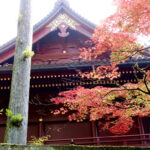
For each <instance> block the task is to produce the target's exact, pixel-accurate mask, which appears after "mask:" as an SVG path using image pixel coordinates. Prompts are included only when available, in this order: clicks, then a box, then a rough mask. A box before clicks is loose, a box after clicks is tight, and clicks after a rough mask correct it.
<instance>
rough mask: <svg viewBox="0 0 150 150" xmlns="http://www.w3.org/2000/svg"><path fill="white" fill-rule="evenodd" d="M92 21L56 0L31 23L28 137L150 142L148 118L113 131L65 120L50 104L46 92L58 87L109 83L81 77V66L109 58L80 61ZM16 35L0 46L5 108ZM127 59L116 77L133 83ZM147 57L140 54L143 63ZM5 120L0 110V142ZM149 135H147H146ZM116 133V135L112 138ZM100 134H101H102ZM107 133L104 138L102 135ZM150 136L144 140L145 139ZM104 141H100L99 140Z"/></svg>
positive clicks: (88, 66)
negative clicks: (120, 133)
mask: <svg viewBox="0 0 150 150" xmlns="http://www.w3.org/2000/svg"><path fill="white" fill-rule="evenodd" d="M94 28H95V25H94V24H93V23H91V22H89V21H87V20H86V19H85V18H83V17H81V16H80V15H78V14H77V13H76V12H74V11H73V10H72V9H71V7H70V6H69V4H68V2H67V1H65V0H64V1H63V0H58V1H57V2H56V4H55V7H54V9H53V10H52V12H50V14H48V15H47V16H46V17H45V18H43V19H42V20H41V21H40V22H39V23H37V24H36V25H35V26H34V33H33V51H34V52H35V55H34V56H33V58H32V69H31V77H30V78H31V82H30V104H29V123H28V141H30V140H31V137H32V136H35V137H42V136H47V135H50V137H51V138H50V140H49V141H47V142H46V143H47V144H69V143H70V141H71V139H74V141H75V142H76V143H77V144H102V145H126V144H129V145H137V144H149V134H148V133H149V131H150V128H149V126H148V125H149V119H148V118H143V119H139V118H135V124H138V125H139V127H138V128H132V129H131V131H130V132H129V133H128V136H122V139H123V140H122V141H120V143H116V142H115V140H116V141H118V140H121V139H120V137H119V136H115V135H113V134H112V133H110V132H108V131H101V130H100V129H99V126H98V124H97V122H96V121H95V122H94V121H93V122H90V121H88V119H87V120H86V121H84V122H81V123H77V122H69V121H68V119H67V116H66V115H64V116H62V115H59V116H55V115H53V114H52V113H51V111H52V110H54V109H55V108H57V107H59V106H56V105H54V104H53V103H51V102H50V98H52V97H55V96H57V95H58V93H59V92H61V91H64V90H69V89H71V88H73V87H76V86H79V85H80V86H84V87H88V88H92V87H94V86H97V85H102V86H113V85H114V83H113V81H107V80H100V81H95V80H94V81H93V80H89V79H82V78H81V77H80V75H79V71H90V70H91V68H92V65H95V66H98V65H103V64H107V63H108V59H107V57H105V56H104V57H101V58H99V59H96V60H91V61H88V60H86V61H84V60H82V59H80V58H79V55H80V48H81V47H85V46H86V43H85V41H87V40H89V39H91V38H92V34H93V32H94ZM15 41H16V39H12V40H11V41H9V42H7V43H6V44H4V45H2V46H1V47H0V108H4V109H5V108H7V107H8V103H9V95H10V84H11V76H12V65H13V60H14V51H15ZM133 63H134V62H131V63H124V64H121V65H120V70H119V71H120V72H121V78H119V79H117V80H116V81H117V82H119V83H121V84H124V83H127V82H132V83H136V82H137V81H136V79H135V78H134V76H133V70H132V65H133ZM146 63H147V60H142V61H141V62H140V64H141V65H145V64H146ZM5 126H6V116H5V114H4V115H2V116H0V142H3V138H4V132H5ZM147 136H148V138H147ZM112 137H113V138H114V141H113V140H112V139H113V138H112ZM102 138H103V140H102ZM105 138H106V139H105ZM145 139H148V140H145ZM102 141H103V142H102Z"/></svg>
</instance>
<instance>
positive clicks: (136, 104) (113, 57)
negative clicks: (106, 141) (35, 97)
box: [51, 0, 150, 134]
mask: <svg viewBox="0 0 150 150" xmlns="http://www.w3.org/2000/svg"><path fill="white" fill-rule="evenodd" d="M114 2H115V4H116V5H117V11H116V13H115V14H113V15H112V16H110V17H108V18H106V19H105V20H104V21H103V22H101V24H100V25H99V26H98V27H96V29H95V32H94V34H93V38H92V44H91V46H89V47H86V48H82V49H81V55H80V57H82V58H83V59H90V60H91V59H96V58H98V57H99V56H100V55H103V54H104V53H109V54H110V58H109V59H110V61H109V65H105V66H99V67H94V66H93V71H92V72H90V73H82V74H81V76H82V77H87V78H93V79H98V80H101V79H107V80H114V79H115V78H118V77H119V76H120V74H119V73H118V67H117V65H118V64H119V63H124V62H125V61H129V59H130V58H131V57H133V56H135V55H145V52H144V50H145V48H144V46H142V45H140V44H139V43H137V39H138V36H139V35H146V36H148V35H149V34H150V0H114ZM93 45H94V46H93ZM133 69H135V70H138V71H139V72H140V73H141V75H142V78H140V79H139V78H138V76H137V75H136V74H134V76H135V78H136V80H137V81H138V82H137V84H131V83H127V84H124V85H119V84H118V83H116V86H115V87H113V88H112V87H111V88H110V87H109V88H108V87H103V86H97V87H95V88H92V89H88V88H84V87H76V88H74V89H72V90H70V91H65V92H61V93H59V97H56V98H54V99H52V100H51V101H53V102H55V104H63V107H61V108H60V109H59V110H56V111H54V112H53V113H54V114H65V113H68V112H72V113H71V114H70V115H69V120H70V121H72V120H77V121H82V120H84V119H87V118H89V119H90V120H91V121H93V120H99V121H100V122H101V121H103V124H101V123H100V125H101V126H103V128H105V129H108V130H109V131H111V132H112V133H115V134H125V133H127V132H128V131H129V130H130V129H131V127H132V126H133V123H134V121H133V118H134V117H136V116H140V117H144V116H149V115H150V71H148V68H144V69H143V68H140V67H139V66H138V63H135V66H134V68H133ZM104 120H105V121H104ZM104 122H105V123H104Z"/></svg>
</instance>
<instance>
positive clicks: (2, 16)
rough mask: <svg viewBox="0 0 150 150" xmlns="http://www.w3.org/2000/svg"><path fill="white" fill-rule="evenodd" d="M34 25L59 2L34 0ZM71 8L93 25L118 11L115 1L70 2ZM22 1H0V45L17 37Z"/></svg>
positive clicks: (81, 0)
mask: <svg viewBox="0 0 150 150" xmlns="http://www.w3.org/2000/svg"><path fill="white" fill-rule="evenodd" d="M32 1H33V3H32V13H33V14H32V16H33V24H35V23H37V22H38V21H40V20H41V19H42V18H43V17H45V16H46V15H47V14H48V13H50V12H51V11H52V9H53V7H54V4H55V2H56V1H57V0H32ZM68 1H69V3H70V7H71V8H72V9H73V10H74V11H75V12H77V13H78V14H80V15H81V16H82V17H84V18H86V19H87V20H89V21H90V22H92V23H95V24H99V22H100V21H101V20H103V19H105V18H107V17H108V16H110V15H111V14H113V13H114V12H115V10H116V6H115V5H113V0H68ZM19 3H20V0H0V45H2V44H4V43H6V42H7V41H9V40H11V39H12V38H13V37H15V36H16V33H17V18H18V13H19Z"/></svg>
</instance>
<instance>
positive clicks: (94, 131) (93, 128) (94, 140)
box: [91, 121, 97, 145]
mask: <svg viewBox="0 0 150 150" xmlns="http://www.w3.org/2000/svg"><path fill="white" fill-rule="evenodd" d="M91 125H92V137H96V123H95V121H92V122H91ZM93 142H94V143H95V142H96V145H97V139H93Z"/></svg>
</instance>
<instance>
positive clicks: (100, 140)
mask: <svg viewBox="0 0 150 150" xmlns="http://www.w3.org/2000/svg"><path fill="white" fill-rule="evenodd" d="M71 143H72V144H75V145H118V146H119V145H128V146H150V134H138V135H122V136H103V137H85V138H72V139H71V138H70V139H54V140H48V141H46V142H45V144H48V145H50V144H54V145H70V144H71Z"/></svg>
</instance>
